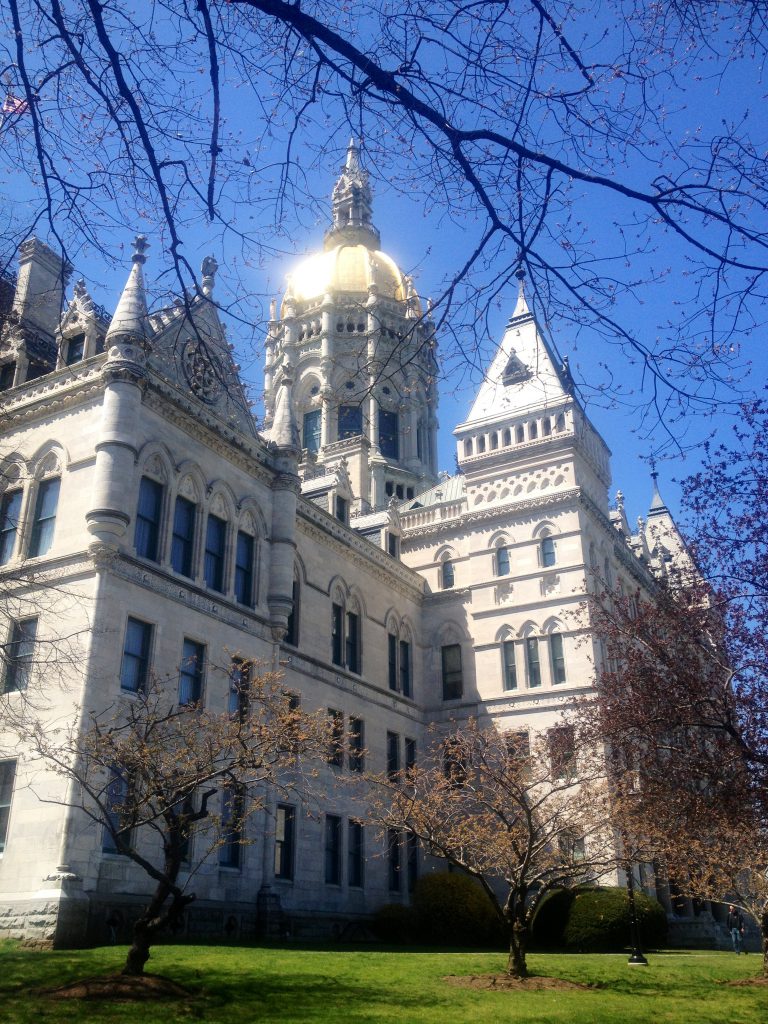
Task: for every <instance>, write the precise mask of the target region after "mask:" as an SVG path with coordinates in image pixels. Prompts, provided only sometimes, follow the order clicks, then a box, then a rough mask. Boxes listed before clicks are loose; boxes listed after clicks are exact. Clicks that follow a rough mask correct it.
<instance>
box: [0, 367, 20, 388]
mask: <svg viewBox="0 0 768 1024" xmlns="http://www.w3.org/2000/svg"><path fill="white" fill-rule="evenodd" d="M15 376H16V363H3V365H2V366H0V391H8V390H9V389H10V388H12V387H13V381H14V378H15Z"/></svg>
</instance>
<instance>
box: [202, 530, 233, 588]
mask: <svg viewBox="0 0 768 1024" xmlns="http://www.w3.org/2000/svg"><path fill="white" fill-rule="evenodd" d="M226 543H227V524H226V522H225V521H224V520H223V519H219V517H218V516H214V515H209V516H208V524H207V526H206V530H205V572H204V575H205V582H206V584H207V585H208V586H209V587H210V588H211V590H218V591H219V593H223V591H224V554H225V551H226Z"/></svg>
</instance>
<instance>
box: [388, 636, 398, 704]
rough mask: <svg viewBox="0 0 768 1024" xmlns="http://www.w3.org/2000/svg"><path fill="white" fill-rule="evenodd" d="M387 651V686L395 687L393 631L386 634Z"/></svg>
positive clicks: (395, 638)
mask: <svg viewBox="0 0 768 1024" xmlns="http://www.w3.org/2000/svg"><path fill="white" fill-rule="evenodd" d="M387 652H388V655H389V688H390V690H396V689H397V637H396V636H395V634H394V633H388V634H387Z"/></svg>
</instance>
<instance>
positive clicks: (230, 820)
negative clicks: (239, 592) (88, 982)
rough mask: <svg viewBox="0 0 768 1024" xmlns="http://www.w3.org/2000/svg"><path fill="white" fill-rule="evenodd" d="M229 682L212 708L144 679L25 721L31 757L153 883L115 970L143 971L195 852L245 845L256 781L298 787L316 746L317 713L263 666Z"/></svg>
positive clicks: (199, 855)
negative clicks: (68, 717) (59, 724)
mask: <svg viewBox="0 0 768 1024" xmlns="http://www.w3.org/2000/svg"><path fill="white" fill-rule="evenodd" d="M233 687H234V689H233V700H232V706H231V708H230V709H228V710H227V711H225V712H221V713H217V712H214V711H210V710H207V709H205V708H202V707H200V706H199V705H196V704H186V705H178V704H175V703H172V701H171V698H170V697H169V694H168V691H167V690H166V689H165V687H164V686H163V685H162V684H161V683H159V682H154V683H153V684H152V685H150V686H148V688H147V690H146V692H140V693H138V694H136V695H135V697H133V696H132V698H131V699H130V700H127V699H126V700H122V701H120V702H119V704H118V705H117V706H116V707H114V708H112V709H110V711H109V712H107V713H105V714H89V713H86V714H84V715H83V716H82V717H81V716H78V719H77V721H75V722H74V723H73V724H72V725H71V726H69V727H68V728H66V729H59V730H57V729H54V730H51V729H50V727H46V726H45V725H44V724H43V723H42V722H40V721H37V722H30V721H27V722H26V723H25V729H24V739H25V741H26V742H28V743H29V744H30V747H31V749H32V751H33V754H34V756H36V757H38V758H40V759H42V761H43V762H44V763H45V765H46V767H47V768H48V769H50V770H53V771H54V772H55V773H57V774H59V775H60V776H63V777H64V778H66V779H67V780H70V781H71V782H72V783H74V786H71V787H68V791H69V792H71V793H72V796H71V802H70V803H69V804H67V806H68V808H69V810H70V813H82V814H84V815H85V816H86V817H87V818H90V819H91V821H93V822H95V823H96V825H97V826H98V827H99V828H101V829H103V834H104V841H105V843H106V844H107V846H109V847H110V848H111V849H112V850H113V851H114V852H115V853H117V854H121V855H123V856H125V857H127V858H129V859H130V860H131V861H133V863H134V864H137V865H139V867H141V868H142V870H143V871H144V872H145V873H146V874H147V876H148V877H149V878H150V879H151V880H152V882H153V883H154V889H153V891H152V893H151V896H150V898H149V900H148V902H147V905H146V907H145V908H144V910H143V911H142V913H141V914H140V915H139V917H138V918H137V920H136V921H135V923H134V926H133V942H132V945H131V947H130V949H129V951H128V956H127V959H126V962H125V966H124V968H123V973H124V974H129V975H140V974H142V973H143V971H144V966H145V964H146V962H147V960H148V959H149V956H150V947H151V945H152V944H153V942H155V941H156V938H157V936H158V934H159V933H160V932H161V931H163V930H164V929H165V928H167V927H169V926H173V925H174V924H175V923H177V922H178V921H179V920H180V918H181V916H182V914H183V913H184V911H185V909H186V908H187V907H188V906H189V904H190V903H192V902H193V901H194V899H195V894H194V892H191V891H189V885H190V882H191V880H192V879H193V878H194V877H195V874H196V871H197V870H198V868H199V867H200V865H201V864H202V863H203V862H204V860H205V859H206V858H208V857H210V856H211V854H212V853H214V852H215V851H217V850H219V849H221V848H222V846H226V845H239V844H243V843H246V842H247V838H246V834H247V833H246V823H247V822H248V820H249V819H250V818H251V817H252V816H253V815H254V813H255V812H256V811H258V810H260V809H261V808H263V807H264V803H265V793H266V787H267V786H271V787H277V788H278V790H286V789H294V788H295V787H296V786H298V785H299V784H301V791H302V792H303V793H304V795H305V796H306V792H307V784H308V780H309V777H310V776H311V774H312V773H311V770H310V771H305V770H304V765H305V763H306V762H307V761H311V758H312V754H313V752H315V751H320V750H325V748H326V745H327V736H326V731H327V729H326V723H325V721H324V720H321V719H320V718H316V717H312V716H309V715H305V714H303V713H302V712H301V710H300V709H298V708H297V707H296V705H295V703H294V702H293V701H292V700H291V699H290V696H289V695H287V694H286V693H285V692H284V691H283V690H282V689H281V687H280V680H279V678H278V677H276V676H275V675H274V674H272V673H266V674H259V675H257V674H256V673H255V671H254V666H253V665H252V664H251V663H249V662H241V663H239V664H238V668H237V676H236V679H235V681H234V683H233ZM217 793H220V794H221V795H222V800H221V802H220V804H218V808H217V809H216V810H214V809H213V806H212V798H213V797H214V796H215V795H216V794H217ZM193 838H194V844H193V843H192V840H193ZM183 867H184V868H185V869H186V872H185V874H186V876H187V877H186V879H185V880H183V881H182V880H181V879H180V872H181V870H182V868H183Z"/></svg>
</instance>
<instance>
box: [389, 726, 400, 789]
mask: <svg viewBox="0 0 768 1024" xmlns="http://www.w3.org/2000/svg"><path fill="white" fill-rule="evenodd" d="M387 775H388V776H389V778H390V779H392V780H396V779H397V778H398V776H399V775H400V737H399V736H398V735H397V733H396V732H388V733H387Z"/></svg>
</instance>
